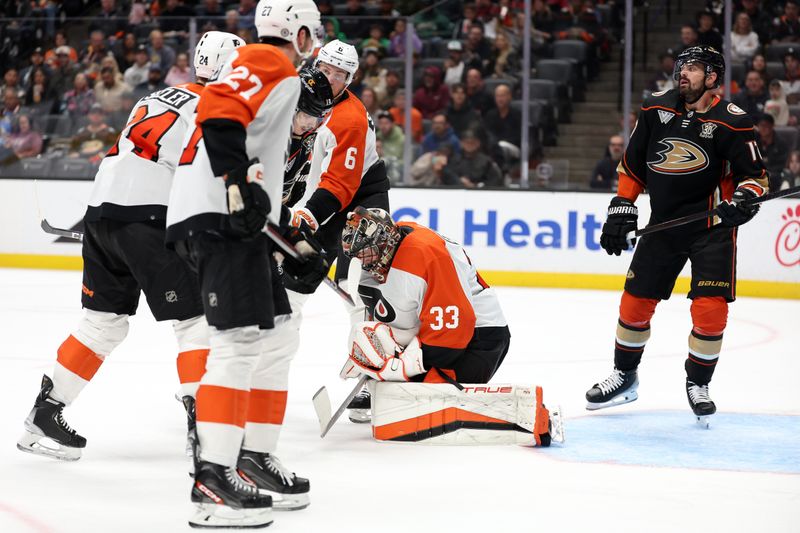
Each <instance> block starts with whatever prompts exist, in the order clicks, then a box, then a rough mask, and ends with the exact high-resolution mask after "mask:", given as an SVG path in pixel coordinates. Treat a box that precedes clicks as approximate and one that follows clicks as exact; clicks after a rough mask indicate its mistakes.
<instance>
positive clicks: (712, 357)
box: [685, 296, 728, 385]
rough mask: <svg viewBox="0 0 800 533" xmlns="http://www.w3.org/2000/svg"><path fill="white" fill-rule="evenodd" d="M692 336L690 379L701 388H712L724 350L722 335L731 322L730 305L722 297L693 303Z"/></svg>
mask: <svg viewBox="0 0 800 533" xmlns="http://www.w3.org/2000/svg"><path fill="white" fill-rule="evenodd" d="M691 313H692V325H693V327H692V332H691V333H690V334H689V356H688V357H687V359H686V365H685V368H686V376H687V377H688V378H689V380H690V381H693V382H694V383H696V384H698V385H708V383H709V382H710V381H711V377H712V376H713V375H714V369H715V368H716V366H717V360H718V359H719V353H720V351H721V350H722V333H723V332H724V331H725V326H726V325H727V321H728V302H727V301H726V300H725V298H723V297H721V296H714V297H711V296H701V297H698V298H695V299H694V300H692V307H691Z"/></svg>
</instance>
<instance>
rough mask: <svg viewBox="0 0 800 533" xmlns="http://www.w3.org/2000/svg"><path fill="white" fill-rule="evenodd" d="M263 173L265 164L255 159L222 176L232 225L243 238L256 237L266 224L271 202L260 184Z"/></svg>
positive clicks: (261, 183)
mask: <svg viewBox="0 0 800 533" xmlns="http://www.w3.org/2000/svg"><path fill="white" fill-rule="evenodd" d="M263 176H264V165H262V164H261V163H259V162H258V159H257V158H256V159H251V160H250V161H248V162H247V163H245V164H243V165H240V166H238V167H236V168H234V169H233V170H231V171H229V172H228V173H227V174H225V177H224V179H225V187H226V188H227V189H228V212H229V213H230V215H231V217H230V223H231V228H233V230H234V231H235V232H236V233H239V234H241V235H244V236H246V237H255V236H256V235H258V234H259V233H261V231H262V230H263V229H264V225H265V224H266V223H267V214H268V213H269V209H270V202H269V196H268V195H267V191H265V190H264V187H263V183H264V181H263Z"/></svg>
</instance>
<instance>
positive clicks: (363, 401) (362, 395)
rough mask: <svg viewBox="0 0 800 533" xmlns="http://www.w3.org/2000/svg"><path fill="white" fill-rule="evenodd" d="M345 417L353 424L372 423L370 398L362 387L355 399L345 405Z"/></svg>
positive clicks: (365, 388) (367, 391)
mask: <svg viewBox="0 0 800 533" xmlns="http://www.w3.org/2000/svg"><path fill="white" fill-rule="evenodd" d="M347 409H348V411H347V417H348V418H349V419H350V422H353V423H355V424H369V423H370V422H372V411H371V409H372V397H371V396H370V395H369V390H368V389H367V387H366V386H364V388H363V389H361V391H359V393H358V394H356V396H355V398H353V399H352V400H350V403H349V404H347Z"/></svg>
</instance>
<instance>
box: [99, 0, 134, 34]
mask: <svg viewBox="0 0 800 533" xmlns="http://www.w3.org/2000/svg"><path fill="white" fill-rule="evenodd" d="M95 30H99V31H101V32H102V33H103V37H104V38H105V36H108V40H109V42H114V41H115V40H116V39H118V38H121V37H122V36H123V35H124V34H125V32H126V31H127V30H128V24H127V21H126V20H125V16H124V15H123V14H122V12H120V11H117V6H116V3H115V2H114V0H100V13H98V14H96V15H94V16H93V17H92V21H91V22H90V23H89V32H90V33H91V32H94V31H95Z"/></svg>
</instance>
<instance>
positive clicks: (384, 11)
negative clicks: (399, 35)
mask: <svg viewBox="0 0 800 533" xmlns="http://www.w3.org/2000/svg"><path fill="white" fill-rule="evenodd" d="M378 16H379V17H381V18H382V19H383V20H381V21H380V22H379V24H380V25H381V26H382V27H383V35H391V33H392V31H394V20H395V19H397V18H398V17H399V16H400V12H399V11H398V10H397V9H395V6H394V1H393V0H380V2H379V3H378ZM387 50H388V49H387Z"/></svg>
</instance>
